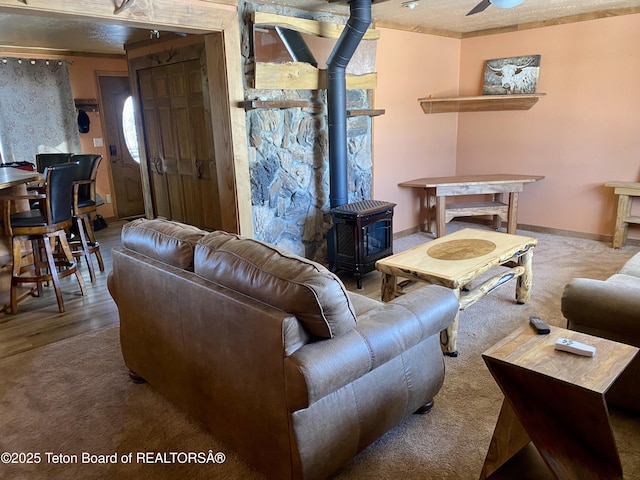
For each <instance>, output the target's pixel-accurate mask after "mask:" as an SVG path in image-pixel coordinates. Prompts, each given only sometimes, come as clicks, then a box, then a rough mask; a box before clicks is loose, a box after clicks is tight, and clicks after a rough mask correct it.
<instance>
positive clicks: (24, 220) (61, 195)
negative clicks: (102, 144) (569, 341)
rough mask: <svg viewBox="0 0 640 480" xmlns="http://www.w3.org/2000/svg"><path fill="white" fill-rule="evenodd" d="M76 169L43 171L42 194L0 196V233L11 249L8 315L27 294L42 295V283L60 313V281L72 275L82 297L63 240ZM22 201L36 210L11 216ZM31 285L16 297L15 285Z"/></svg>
mask: <svg viewBox="0 0 640 480" xmlns="http://www.w3.org/2000/svg"><path fill="white" fill-rule="evenodd" d="M77 167H78V164H77V163H63V164H59V165H53V166H50V167H47V168H45V170H44V185H43V190H42V193H31V194H28V195H0V201H4V209H3V230H4V233H5V234H6V235H10V236H11V239H12V246H13V272H12V276H11V313H16V312H17V305H18V301H20V300H22V299H23V298H25V297H26V296H27V295H33V296H38V297H40V296H42V293H43V289H42V285H43V283H45V282H46V283H48V282H51V283H53V288H54V290H55V293H56V299H57V302H58V310H59V311H60V313H62V312H64V301H63V299H62V292H61V289H60V279H61V278H64V277H67V276H69V275H72V274H75V276H76V278H77V280H78V284H79V285H80V291H81V293H82V295H85V294H86V291H85V285H84V281H83V279H82V275H80V272H79V271H78V269H77V264H76V262H75V260H74V257H73V254H72V253H71V248H70V247H69V243H68V241H67V230H68V229H69V227H70V226H71V224H72V212H71V208H70V205H71V204H72V198H73V194H74V192H73V191H74V189H75V188H77V187H74V184H73V182H74V177H75V175H76V171H75V170H76V168H77ZM25 199H27V200H38V205H39V206H38V208H37V209H32V210H27V211H23V212H18V213H13V214H12V213H11V204H12V203H13V202H15V201H19V200H25ZM56 241H57V242H59V246H60V248H61V249H62V252H63V257H62V258H60V259H58V260H57V261H56V258H55V256H54V250H55V242H56ZM28 242H31V249H30V250H29V249H28V248H26V247H27V245H28ZM33 283H35V284H36V286H35V287H31V288H29V289H28V290H27V291H26V292H21V293H20V295H18V286H20V285H22V284H33ZM36 291H37V294H36Z"/></svg>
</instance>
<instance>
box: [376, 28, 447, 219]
mask: <svg viewBox="0 0 640 480" xmlns="http://www.w3.org/2000/svg"><path fill="white" fill-rule="evenodd" d="M380 30H381V33H380V36H381V38H380V40H378V48H377V59H376V63H377V71H378V87H377V88H376V90H375V108H383V109H385V114H384V115H381V116H379V117H374V120H373V122H374V123H373V198H374V199H376V200H385V201H389V202H394V203H397V204H398V206H397V207H396V209H395V212H394V220H393V222H394V231H395V232H401V231H403V230H407V229H411V228H413V227H415V226H417V225H418V208H419V202H418V196H417V193H416V192H414V191H413V190H412V189H407V188H400V187H398V183H400V182H402V181H406V180H412V179H414V178H420V177H427V176H443V175H453V174H454V173H455V163H456V131H457V115H456V114H453V115H445V116H437V115H425V114H424V113H423V112H422V109H421V108H420V105H419V103H418V98H420V97H426V96H428V95H429V94H432V95H433V96H451V95H457V94H458V77H459V58H460V40H456V39H451V38H444V37H436V36H432V35H423V34H419V33H411V32H403V31H398V30H388V29H380Z"/></svg>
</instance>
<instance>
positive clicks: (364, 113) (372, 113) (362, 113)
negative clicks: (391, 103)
mask: <svg viewBox="0 0 640 480" xmlns="http://www.w3.org/2000/svg"><path fill="white" fill-rule="evenodd" d="M384 114H385V110H384V109H377V110H347V117H377V116H378V115H384Z"/></svg>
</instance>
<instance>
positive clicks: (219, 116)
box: [205, 22, 254, 237]
mask: <svg viewBox="0 0 640 480" xmlns="http://www.w3.org/2000/svg"><path fill="white" fill-rule="evenodd" d="M205 45H206V52H207V53H206V55H207V72H208V74H209V95H210V98H212V99H215V100H214V101H215V103H216V105H217V108H212V111H211V121H212V126H213V130H214V148H215V154H216V163H217V166H216V168H217V171H218V191H219V195H220V204H221V205H222V206H223V207H222V208H221V215H222V229H223V230H226V231H228V232H234V233H239V234H240V235H243V236H245V237H253V233H254V232H253V207H252V205H251V178H250V173H249V150H248V147H247V126H246V114H245V112H244V111H243V110H241V109H239V108H236V105H238V103H239V102H243V101H244V87H243V72H242V69H241V68H240V64H239V63H238V59H239V58H240V57H241V55H242V54H241V47H240V25H239V23H238V22H234V23H233V24H230V25H229V26H228V27H227V29H226V30H225V32H224V33H223V34H215V33H214V34H211V35H207V36H205Z"/></svg>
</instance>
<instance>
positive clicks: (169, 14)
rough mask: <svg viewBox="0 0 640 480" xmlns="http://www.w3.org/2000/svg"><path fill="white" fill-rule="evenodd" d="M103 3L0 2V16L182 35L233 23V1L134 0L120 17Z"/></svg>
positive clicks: (112, 4)
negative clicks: (51, 19)
mask: <svg viewBox="0 0 640 480" xmlns="http://www.w3.org/2000/svg"><path fill="white" fill-rule="evenodd" d="M120 3H121V0H118V1H117V2H114V1H105V0H84V1H82V2H75V1H69V0H29V3H28V4H27V5H25V4H24V3H21V2H16V0H0V13H11V14H28V15H43V16H48V17H54V18H67V19H69V20H80V21H93V22H96V21H97V22H102V23H117V24H119V25H126V26H130V27H136V28H150V27H152V28H157V29H161V30H168V31H180V32H185V33H206V32H212V31H221V30H224V29H225V28H226V26H227V25H228V24H229V23H231V22H232V21H234V19H237V3H238V2H237V0H216V1H215V2H213V1H206V0H181V1H179V2H176V1H175V0H136V1H135V3H134V4H133V5H131V6H130V8H127V9H125V10H123V11H122V12H121V13H120V14H118V15H116V14H114V10H115V9H116V8H117V7H118V6H119V5H120Z"/></svg>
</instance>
